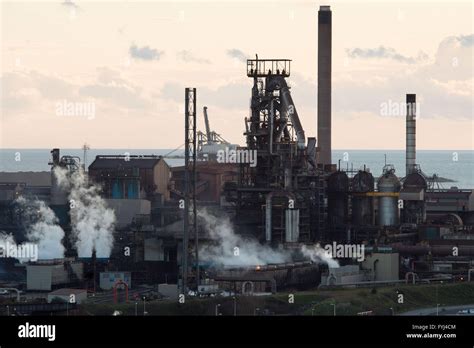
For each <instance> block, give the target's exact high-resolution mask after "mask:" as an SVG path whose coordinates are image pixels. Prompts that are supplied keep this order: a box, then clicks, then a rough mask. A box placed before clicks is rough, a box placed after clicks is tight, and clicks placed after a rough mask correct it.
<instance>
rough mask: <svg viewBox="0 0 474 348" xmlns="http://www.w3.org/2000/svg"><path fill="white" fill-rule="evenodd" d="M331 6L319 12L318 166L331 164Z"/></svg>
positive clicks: (320, 8)
mask: <svg viewBox="0 0 474 348" xmlns="http://www.w3.org/2000/svg"><path fill="white" fill-rule="evenodd" d="M331 22H332V13H331V7H330V6H320V7H319V12H318V139H317V141H318V151H319V155H318V164H319V165H320V166H322V167H324V166H325V165H328V164H331V162H332V160H331V41H332V23H331Z"/></svg>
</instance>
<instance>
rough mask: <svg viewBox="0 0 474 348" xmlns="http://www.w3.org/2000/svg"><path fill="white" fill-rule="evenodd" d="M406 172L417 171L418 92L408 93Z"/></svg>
mask: <svg viewBox="0 0 474 348" xmlns="http://www.w3.org/2000/svg"><path fill="white" fill-rule="evenodd" d="M406 104H407V118H406V127H407V128H406V174H405V175H408V174H411V173H413V172H415V171H416V169H415V168H416V94H407V102H406Z"/></svg>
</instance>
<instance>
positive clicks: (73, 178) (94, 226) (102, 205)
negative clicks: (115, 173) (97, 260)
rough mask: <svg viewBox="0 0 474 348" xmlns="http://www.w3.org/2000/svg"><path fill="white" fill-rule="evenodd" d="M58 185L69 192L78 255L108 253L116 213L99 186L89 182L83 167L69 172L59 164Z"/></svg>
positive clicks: (106, 255)
mask: <svg viewBox="0 0 474 348" xmlns="http://www.w3.org/2000/svg"><path fill="white" fill-rule="evenodd" d="M54 175H56V178H57V179H58V183H59V185H60V186H61V187H62V188H63V189H65V190H67V191H68V192H69V203H70V208H71V209H70V216H71V227H72V232H73V236H74V240H73V241H74V243H75V245H76V248H77V253H78V255H79V257H91V256H92V251H93V250H94V249H95V251H96V255H97V257H109V256H110V253H111V251H112V246H113V243H114V238H113V231H114V226H115V214H114V211H113V209H110V208H108V207H107V204H106V202H105V200H104V199H103V198H102V197H101V196H100V193H99V188H98V187H97V186H94V185H90V184H89V183H88V182H87V179H86V177H85V175H84V171H83V170H82V169H79V170H78V171H75V172H72V173H71V174H69V172H68V171H67V170H66V169H63V168H60V167H56V168H55V169H54Z"/></svg>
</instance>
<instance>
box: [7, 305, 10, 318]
mask: <svg viewBox="0 0 474 348" xmlns="http://www.w3.org/2000/svg"><path fill="white" fill-rule="evenodd" d="M7 316H8V317H9V316H10V306H8V305H7Z"/></svg>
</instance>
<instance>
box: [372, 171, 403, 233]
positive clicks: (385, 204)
mask: <svg viewBox="0 0 474 348" xmlns="http://www.w3.org/2000/svg"><path fill="white" fill-rule="evenodd" d="M377 189H378V191H379V193H380V194H382V193H385V195H380V196H379V199H378V200H379V203H378V221H379V225H380V226H396V225H398V224H399V220H400V219H399V212H398V197H397V196H396V193H397V192H400V180H398V177H397V176H396V175H395V168H394V167H393V166H392V165H386V166H385V167H384V168H383V174H382V176H381V177H380V178H379V180H378V181H377Z"/></svg>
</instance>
